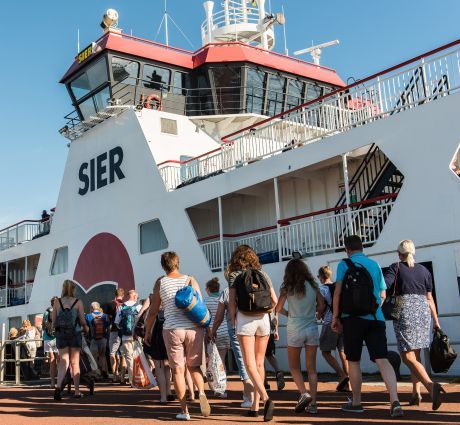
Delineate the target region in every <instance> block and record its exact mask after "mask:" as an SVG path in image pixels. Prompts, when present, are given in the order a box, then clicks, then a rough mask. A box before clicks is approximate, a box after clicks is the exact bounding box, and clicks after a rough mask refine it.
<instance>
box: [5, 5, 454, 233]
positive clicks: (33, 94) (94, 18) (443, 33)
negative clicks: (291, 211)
mask: <svg viewBox="0 0 460 425" xmlns="http://www.w3.org/2000/svg"><path fill="white" fill-rule="evenodd" d="M221 1H222V0H216V1H215V3H216V6H217V5H218V4H219V3H221ZM266 3H267V6H268V4H269V3H270V0H267V1H266ZM281 5H284V8H285V14H286V25H287V26H286V32H287V44H288V49H289V51H290V52H293V51H295V50H298V49H301V48H304V47H307V46H310V45H311V42H312V40H313V41H314V42H315V43H320V42H325V41H329V40H333V39H335V38H338V39H340V46H333V47H330V48H328V49H326V50H324V51H323V58H322V64H323V65H327V66H330V67H333V68H335V69H337V71H338V72H339V74H340V75H341V77H342V79H343V80H344V81H346V80H347V78H348V77H355V78H362V77H364V76H366V75H368V74H370V73H374V72H377V71H379V70H382V69H384V68H386V67H388V66H390V65H393V64H397V63H398V62H401V61H403V60H405V59H409V58H410V57H413V56H416V55H418V54H420V53H423V52H425V51H428V50H430V49H432V48H435V47H438V46H440V45H442V44H444V43H447V42H449V41H453V40H455V39H457V38H459V32H460V26H459V16H460V1H458V0H444V1H438V2H435V1H433V0H382V1H375V0H321V1H313V0H271V6H272V10H273V11H280V10H281ZM110 7H112V8H115V9H117V10H118V12H119V14H120V26H121V27H122V28H123V29H124V31H125V32H127V33H130V31H131V30H132V33H133V35H137V36H139V37H145V38H149V39H154V38H155V34H156V32H157V29H158V26H159V24H160V21H161V18H162V14H163V9H164V0H135V1H134V0H78V1H74V2H66V1H62V0H60V1H57V0H46V1H40V2H38V1H36V0H18V1H2V2H1V4H0V16H1V18H2V19H1V23H0V39H1V42H0V53H1V62H0V63H1V66H0V81H1V82H2V83H3V85H2V88H1V92H0V93H1V97H2V100H1V102H0V148H1V149H0V188H1V190H0V196H1V198H0V228H3V227H4V226H6V225H9V224H13V223H15V222H16V221H19V220H22V219H26V218H27V219H32V218H38V217H39V215H40V213H41V210H42V209H45V208H46V209H49V208H51V207H53V206H55V205H56V202H57V197H58V193H59V186H60V182H61V178H62V174H63V170H64V166H65V161H66V156H67V147H66V144H67V141H66V139H64V138H63V137H61V136H60V135H59V134H58V129H59V128H61V127H62V126H63V125H64V119H63V116H64V115H66V114H67V113H68V112H70V111H71V110H72V109H73V108H72V106H71V104H70V100H69V98H68V96H67V92H66V90H65V88H64V86H62V85H60V84H58V81H59V79H60V77H61V76H62V75H63V74H64V73H65V71H66V70H67V68H68V67H69V66H70V65H71V63H72V61H73V58H74V56H75V54H76V53H77V52H76V50H77V28H79V29H80V38H81V46H82V47H83V46H85V45H88V44H89V43H90V42H91V41H93V40H95V39H97V38H98V37H99V36H100V35H101V29H100V27H99V23H100V21H101V17H102V15H103V13H104V11H105V10H106V9H107V8H110ZM168 9H169V13H170V15H171V16H172V18H173V19H174V21H175V22H176V23H177V24H178V25H179V26H180V27H181V28H182V30H183V31H184V32H185V33H186V34H187V36H188V37H189V39H190V40H191V41H192V43H193V45H194V49H197V48H199V47H200V43H201V41H200V31H199V29H200V25H201V22H202V21H203V19H204V11H203V7H202V1H201V0H168ZM158 41H164V34H161V36H160V37H159V39H158ZM170 44H172V45H175V46H178V47H183V48H188V49H192V47H191V46H190V45H189V44H188V42H187V41H186V40H185V39H184V38H183V37H182V36H181V35H180V33H179V32H178V31H177V30H176V29H175V28H174V27H173V26H172V25H170ZM282 49H283V40H282V30H281V28H279V27H278V29H277V47H276V49H275V50H278V51H282Z"/></svg>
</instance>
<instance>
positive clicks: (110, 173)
mask: <svg viewBox="0 0 460 425" xmlns="http://www.w3.org/2000/svg"><path fill="white" fill-rule="evenodd" d="M122 162H123V149H122V148H121V146H117V147H115V148H113V149H110V150H109V151H108V152H104V153H101V154H100V155H98V156H97V157H96V158H92V159H90V160H89V162H84V163H83V164H81V166H80V170H79V172H78V178H79V180H80V181H81V182H82V183H83V187H80V188H79V189H78V193H79V194H80V195H82V196H83V195H86V194H87V193H88V191H91V192H94V191H95V190H96V189H100V188H101V187H104V186H107V185H108V184H109V183H113V182H115V176H116V177H117V179H118V180H121V179H124V178H125V175H124V174H123V171H121V163H122Z"/></svg>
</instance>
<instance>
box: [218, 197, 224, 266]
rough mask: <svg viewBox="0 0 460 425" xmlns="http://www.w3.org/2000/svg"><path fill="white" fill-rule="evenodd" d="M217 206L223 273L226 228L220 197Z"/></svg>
mask: <svg viewBox="0 0 460 425" xmlns="http://www.w3.org/2000/svg"><path fill="white" fill-rule="evenodd" d="M217 205H218V209H219V241H220V244H219V245H220V266H221V269H222V271H224V267H225V264H224V228H223V220H222V198H221V197H220V196H219V197H218V198H217Z"/></svg>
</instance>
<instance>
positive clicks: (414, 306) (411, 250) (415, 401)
mask: <svg viewBox="0 0 460 425" xmlns="http://www.w3.org/2000/svg"><path fill="white" fill-rule="evenodd" d="M397 251H398V256H399V261H398V262H397V263H394V264H392V265H391V266H390V267H389V268H388V270H387V271H386V272H385V281H386V284H387V294H393V293H394V294H395V295H396V296H399V297H400V301H401V312H400V316H399V319H398V320H395V321H393V327H394V331H395V335H396V340H397V343H398V349H399V352H400V354H401V358H402V361H403V362H404V364H405V365H406V366H407V367H408V368H409V369H410V371H411V378H412V383H413V390H412V398H411V400H410V402H409V405H411V406H414V405H416V406H418V405H419V404H420V402H421V400H422V396H421V394H420V387H421V385H420V384H421V383H422V384H423V385H424V387H425V388H426V389H427V391H428V392H429V393H430V395H431V399H432V402H433V404H432V408H433V410H437V409H439V407H440V406H441V393H443V392H445V391H444V389H443V388H442V387H441V385H440V384H438V383H436V382H433V381H432V380H431V378H430V377H429V375H428V373H427V372H426V370H425V367H424V366H423V364H422V362H421V358H420V352H421V350H422V349H425V348H428V347H429V346H430V316H431V318H432V319H433V329H434V330H436V329H440V328H441V326H440V324H439V320H438V315H437V313H436V306H435V304H434V300H433V296H432V291H433V280H432V277H431V273H430V272H429V271H428V269H427V268H426V267H424V266H422V265H421V264H417V263H416V262H415V259H414V255H415V246H414V243H413V242H412V241H411V240H403V241H401V242H400V243H399V245H398V248H397Z"/></svg>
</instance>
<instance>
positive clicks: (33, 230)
mask: <svg viewBox="0 0 460 425" xmlns="http://www.w3.org/2000/svg"><path fill="white" fill-rule="evenodd" d="M47 223H48V222H47ZM44 224H46V223H41V222H39V221H36V220H26V221H22V222H20V223H17V224H14V225H12V226H9V227H7V228H6V229H3V230H2V231H1V232H0V251H3V250H4V249H8V248H11V247H13V246H16V245H18V244H20V243H23V242H27V241H31V240H32V239H33V238H34V236H37V235H38V234H40V233H41V232H42V229H43V225H44ZM48 226H49V223H48Z"/></svg>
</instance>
